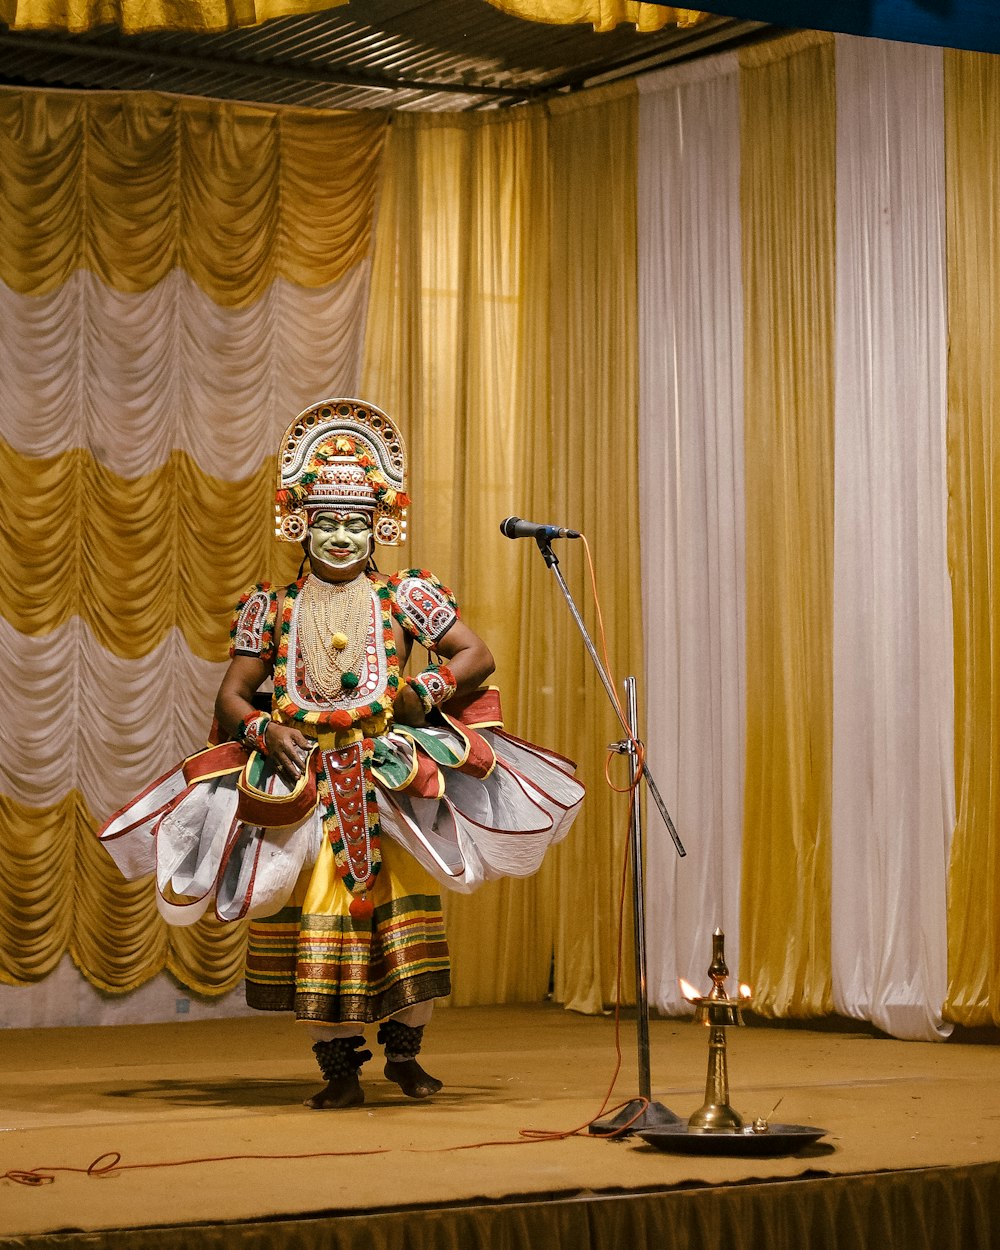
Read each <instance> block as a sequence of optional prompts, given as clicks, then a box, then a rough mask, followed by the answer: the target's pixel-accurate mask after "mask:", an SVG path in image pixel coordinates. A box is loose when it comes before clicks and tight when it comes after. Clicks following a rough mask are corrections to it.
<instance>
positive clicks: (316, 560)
mask: <svg viewBox="0 0 1000 1250" xmlns="http://www.w3.org/2000/svg"><path fill="white" fill-rule="evenodd" d="M374 544H375V539H374V535H373V533H372V518H371V517H370V516H369V514H368V513H367V512H359V511H356V510H353V511H344V510H342V509H339V508H317V509H316V511H315V512H311V513H310V516H309V530H308V533H307V535H306V551H307V552H308V554H309V559H310V562H311V563H312V565H313V568H314V571H315V569H316V566H317V565H319V566H321V571H322V572H327V573H329V574H331V575H332V577H333V580H336V581H340V580H343V579H346V578H350V577H354V576H356V575H357V574H358V573H360V572H361V571H362V570H363V569H364V567H365V565H366V564H367V563H368V558H369V556H370V555H371V553H372V549H373V547H374Z"/></svg>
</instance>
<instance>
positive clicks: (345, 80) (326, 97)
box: [0, 0, 774, 111]
mask: <svg viewBox="0 0 1000 1250" xmlns="http://www.w3.org/2000/svg"><path fill="white" fill-rule="evenodd" d="M772 33H774V29H773V28H769V27H765V26H763V25H762V24H761V23H758V22H746V21H740V20H736V19H731V18H714V17H713V18H710V19H709V20H708V21H707V22H704V23H702V24H701V25H698V26H694V27H689V28H686V29H677V28H674V27H667V28H665V29H664V30H662V31H658V32H655V33H647V34H639V33H637V32H636V31H635V30H633V29H632V28H631V27H620V28H619V29H618V30H616V31H613V32H611V33H609V34H600V35H599V34H596V33H595V32H594V31H593V30H591V29H590V28H589V27H581V26H545V25H541V24H538V23H534V22H525V21H520V20H519V19H517V18H513V17H509V16H508V15H506V14H504V13H501V12H500V11H499V10H497V9H495V8H493V6H492V5H490V4H487V3H485V0H351V3H350V4H349V5H346V6H343V7H341V8H337V9H332V10H329V11H327V12H324V13H319V14H315V15H311V16H306V17H292V18H282V19H278V20H276V21H273V22H267V23H265V24H264V25H263V26H254V27H243V28H241V29H239V30H234V31H227V32H224V33H222V34H212V35H201V34H188V33H173V32H164V33H159V34H148V35H133V36H124V35H121V34H119V33H118V32H117V31H116V30H102V31H98V32H91V33H88V34H85V35H77V36H70V35H66V34H61V35H47V34H36V33H34V32H20V31H8V30H6V29H4V28H2V27H0V83H4V84H9V85H17V86H40V87H41V86H45V87H54V86H55V87H74V88H91V89H101V90H116V91H120V90H129V91H142V90H145V91H166V92H171V93H175V94H182V95H197V96H208V97H212V98H215V99H227V100H245V101H249V102H255V103H260V104H284V105H295V106H298V107H306V108H325V109H370V108H378V109H422V110H431V111H445V110H449V109H450V110H464V109H477V108H496V107H505V106H510V105H515V104H519V103H523V102H525V101H527V100H531V99H537V98H539V97H541V96H545V95H550V94H553V93H555V92H562V91H572V90H575V89H577V88H579V87H582V86H585V85H593V84H595V83H597V82H606V81H612V80H614V79H617V78H622V77H628V76H630V75H632V74H635V73H640V72H643V71H645V70H648V69H652V68H657V67H659V66H661V65H667V64H672V63H676V62H678V61H684V60H688V59H691V58H692V57H697V56H703V55H705V54H706V53H709V52H716V51H721V50H722V49H724V48H728V47H733V46H735V45H738V44H741V43H745V42H748V41H750V40H753V39H757V38H760V37H762V36H766V35H769V34H772Z"/></svg>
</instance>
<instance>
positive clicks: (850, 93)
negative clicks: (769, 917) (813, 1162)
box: [831, 37, 955, 1039]
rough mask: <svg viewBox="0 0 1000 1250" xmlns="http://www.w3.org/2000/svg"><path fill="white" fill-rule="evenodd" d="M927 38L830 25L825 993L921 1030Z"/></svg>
mask: <svg viewBox="0 0 1000 1250" xmlns="http://www.w3.org/2000/svg"><path fill="white" fill-rule="evenodd" d="M942 84H943V79H942V53H941V51H940V49H933V48H923V47H916V46H909V45H906V44H899V43H885V42H880V41H876V40H870V39H855V38H849V37H843V38H838V40H837V304H836V408H835V413H836V455H835V464H836V468H835V505H834V517H835V520H834V526H835V528H834V535H835V537H834V553H835V554H834V658H833V690H834V697H833V705H834V706H833V715H834V722H833V744H834V745H833V826H832V827H833V859H832V866H831V869H832V927H833V949H832V960H833V991H834V999H835V1003H836V1008H837V1010H838V1012H840V1013H842V1014H844V1015H848V1016H854V1017H857V1018H859V1019H865V1020H871V1021H872V1022H873V1023H875V1024H876V1025H877V1026H878V1027H879V1028H881V1029H884V1030H885V1031H886V1032H888V1033H892V1034H893V1035H895V1036H896V1037H906V1038H924V1039H933V1038H935V1037H940V1036H943V1035H945V1034H946V1033H947V1032H948V1031H950V1030H949V1029H948V1028H947V1027H945V1026H943V1025H942V1022H941V1006H942V1003H943V1000H944V995H945V989H946V975H947V967H946V965H947V934H946V916H945V889H946V870H947V862H948V847H949V839H950V836H951V833H952V830H953V827H954V822H955V794H954V791H955V779H954V731H953V720H954V715H953V685H952V626H951V597H950V589H949V580H948V564H947V549H946V509H947V490H946V479H945V452H946V448H945V416H946V414H945V402H946V393H945V369H946V337H947V330H946V313H945V253H944V120H943V85H942Z"/></svg>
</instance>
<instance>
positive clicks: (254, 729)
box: [236, 712, 271, 755]
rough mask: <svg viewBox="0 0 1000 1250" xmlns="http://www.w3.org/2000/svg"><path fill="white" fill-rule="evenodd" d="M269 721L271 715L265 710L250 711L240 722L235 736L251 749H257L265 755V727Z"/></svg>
mask: <svg viewBox="0 0 1000 1250" xmlns="http://www.w3.org/2000/svg"><path fill="white" fill-rule="evenodd" d="M270 723H271V717H270V716H269V715H268V713H267V712H250V713H248V714H247V715H246V716H244V717H243V720H242V721H241V722H240V728H239V729H238V730H237V732H236V736H237V738H238V739H239V740H240V742H242V743H243V744H244V745H245V746H248V747H249V748H250V749H251V751H259V752H260V754H261V755H266V754H267V742H266V738H267V727H268V725H270Z"/></svg>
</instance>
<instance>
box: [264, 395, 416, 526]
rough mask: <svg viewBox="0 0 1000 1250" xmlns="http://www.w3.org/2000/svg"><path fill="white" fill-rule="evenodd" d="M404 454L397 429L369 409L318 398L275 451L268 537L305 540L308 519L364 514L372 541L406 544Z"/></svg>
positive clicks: (370, 406)
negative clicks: (327, 514)
mask: <svg viewBox="0 0 1000 1250" xmlns="http://www.w3.org/2000/svg"><path fill="white" fill-rule="evenodd" d="M409 502H410V499H409V496H408V495H407V494H406V451H405V449H404V447H403V440H402V438H401V436H400V433H399V430H397V429H396V426H395V425H394V424H393V422H392V421H391V420H390V419H389V418H388V417H387V416H386V415H385V413H384V412H382V410H381V409H379V408H376V407H375V405H374V404H368V403H365V402H364V401H363V400H359V399H325V400H323V401H322V402H321V403H318V404H313V406H312V407H311V408H307V409H306V410H305V411H304V412H300V413H299V415H298V416H297V417H296V418H295V420H294V421H293V422H292V424H291V425H290V426H289V427H288V429H287V430H286V431H285V435H284V438H283V439H282V440H281V446H280V447H279V448H278V487H277V490H276V492H275V496H274V512H275V524H274V528H275V533H276V534H277V536H278V537H279V538H280V539H282V540H284V541H285V542H290V543H297V542H301V540H302V539H303V538H305V535H306V530H307V529H308V527H309V514H310V513H311V512H319V511H322V510H324V509H336V510H337V511H342V512H370V513H371V514H372V531H373V533H374V535H375V541H376V542H377V543H382V544H383V545H385V546H387V547H395V546H396V545H397V544H398V543H400V542H402V541H403V539H404V538H405V537H406V508H407V505H408V504H409Z"/></svg>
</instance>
